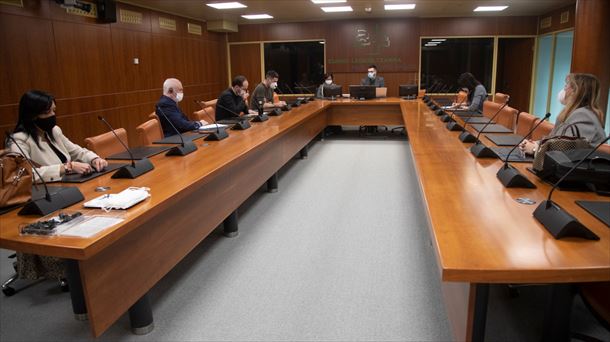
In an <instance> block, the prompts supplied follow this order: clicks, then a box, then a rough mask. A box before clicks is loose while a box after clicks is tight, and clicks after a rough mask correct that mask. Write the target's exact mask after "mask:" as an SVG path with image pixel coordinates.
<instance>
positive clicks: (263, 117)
mask: <svg viewBox="0 0 610 342" xmlns="http://www.w3.org/2000/svg"><path fill="white" fill-rule="evenodd" d="M267 120H269V117H268V116H267V114H263V115H258V116H255V117H254V119H252V122H263V121H267Z"/></svg>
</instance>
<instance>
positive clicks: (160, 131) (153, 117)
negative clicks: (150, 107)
mask: <svg viewBox="0 0 610 342" xmlns="http://www.w3.org/2000/svg"><path fill="white" fill-rule="evenodd" d="M148 118H149V119H155V120H157V123H158V124H159V134H161V136H162V137H163V136H164V135H163V127H161V120H159V116H157V113H155V112H152V113H150V114H149V115H148Z"/></svg>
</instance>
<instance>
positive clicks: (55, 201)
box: [4, 132, 85, 216]
mask: <svg viewBox="0 0 610 342" xmlns="http://www.w3.org/2000/svg"><path fill="white" fill-rule="evenodd" d="M4 134H6V138H7V139H9V140H10V141H11V142H12V143H13V144H15V146H17V148H18V149H19V151H20V152H21V155H23V158H24V159H25V160H26V161H27V162H28V164H30V166H31V167H32V171H33V172H35V173H36V175H37V176H38V179H40V181H41V182H42V185H43V186H44V192H45V196H44V197H43V198H39V199H34V198H33V197H32V199H30V201H28V202H26V204H25V206H24V207H23V208H22V209H21V210H20V211H19V213H18V215H40V216H45V215H48V214H50V213H52V212H54V211H56V210H59V209H63V208H66V207H69V206H71V205H73V204H76V203H78V202H80V201H82V200H84V199H85V197H84V196H83V194H82V193H81V192H80V190H79V189H78V188H77V187H73V186H62V187H53V189H56V190H57V191H55V192H54V193H53V194H51V193H50V192H49V188H48V187H47V182H45V180H44V179H43V178H42V176H41V175H40V173H39V172H38V170H36V166H34V162H32V160H31V159H30V158H29V157H28V156H27V155H26V154H25V152H24V151H23V149H22V148H21V146H19V144H18V143H17V141H16V140H15V138H13V136H12V135H11V134H10V133H9V132H4ZM34 187H36V184H34ZM36 189H38V188H36Z"/></svg>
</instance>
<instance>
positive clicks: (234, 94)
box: [216, 75, 256, 120]
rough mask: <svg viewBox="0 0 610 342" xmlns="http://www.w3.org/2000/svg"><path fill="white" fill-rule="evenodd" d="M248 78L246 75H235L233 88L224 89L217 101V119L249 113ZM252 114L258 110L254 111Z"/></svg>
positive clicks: (232, 83)
mask: <svg viewBox="0 0 610 342" xmlns="http://www.w3.org/2000/svg"><path fill="white" fill-rule="evenodd" d="M248 95H249V93H248V80H247V79H246V76H242V75H239V76H235V78H234V79H233V81H232V82H231V88H228V89H227V90H225V91H223V92H222V93H221V94H220V96H219V97H218V101H217V102H216V120H226V119H231V118H236V117H239V115H241V114H242V113H243V114H249V113H250V110H248V105H247V104H246V101H248ZM252 114H256V112H254V111H252Z"/></svg>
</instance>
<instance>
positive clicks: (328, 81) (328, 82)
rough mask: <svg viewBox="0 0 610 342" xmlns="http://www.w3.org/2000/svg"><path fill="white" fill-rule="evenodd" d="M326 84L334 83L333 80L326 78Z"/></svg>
mask: <svg viewBox="0 0 610 342" xmlns="http://www.w3.org/2000/svg"><path fill="white" fill-rule="evenodd" d="M324 82H325V83H326V84H333V80H326V81H324Z"/></svg>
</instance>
